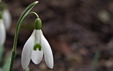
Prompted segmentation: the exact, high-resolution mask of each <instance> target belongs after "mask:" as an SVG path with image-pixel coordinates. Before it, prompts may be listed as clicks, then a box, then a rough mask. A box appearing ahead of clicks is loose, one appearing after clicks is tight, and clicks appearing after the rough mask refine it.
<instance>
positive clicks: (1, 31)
mask: <svg viewBox="0 0 113 71" xmlns="http://www.w3.org/2000/svg"><path fill="white" fill-rule="evenodd" d="M5 39H6V30H5V26H4V23H3V20H2V19H0V46H3V45H4V43H5Z"/></svg>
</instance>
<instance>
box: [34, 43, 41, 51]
mask: <svg viewBox="0 0 113 71" xmlns="http://www.w3.org/2000/svg"><path fill="white" fill-rule="evenodd" d="M37 48H38V49H39V51H41V45H40V44H38V43H37V44H36V45H35V46H34V48H33V49H34V51H36V50H37Z"/></svg>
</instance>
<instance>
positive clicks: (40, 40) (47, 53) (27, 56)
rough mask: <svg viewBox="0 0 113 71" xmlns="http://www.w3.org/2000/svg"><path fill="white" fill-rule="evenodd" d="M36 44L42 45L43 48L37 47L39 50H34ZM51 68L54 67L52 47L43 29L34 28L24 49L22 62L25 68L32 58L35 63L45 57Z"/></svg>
mask: <svg viewBox="0 0 113 71" xmlns="http://www.w3.org/2000/svg"><path fill="white" fill-rule="evenodd" d="M36 44H40V45H41V50H39V49H38V48H37V50H34V49H33V48H34V46H35V45H36ZM43 54H44V59H45V62H46V64H47V66H48V67H49V68H51V69H52V68H53V54H52V50H51V47H50V45H49V43H48V41H47V40H46V38H45V37H44V35H43V33H42V31H41V30H34V31H33V33H32V35H31V36H30V38H29V39H28V40H27V41H26V43H25V45H24V48H23V51H22V58H21V63H22V67H23V69H26V68H27V67H28V65H29V63H30V60H32V61H33V62H34V63H35V64H39V63H40V62H41V60H42V58H43Z"/></svg>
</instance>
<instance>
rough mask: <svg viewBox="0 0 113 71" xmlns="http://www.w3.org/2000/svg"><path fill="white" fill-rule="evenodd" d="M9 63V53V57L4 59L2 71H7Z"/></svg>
mask: <svg viewBox="0 0 113 71" xmlns="http://www.w3.org/2000/svg"><path fill="white" fill-rule="evenodd" d="M10 62H11V53H10V54H9V56H8V57H7V58H6V62H5V63H4V65H3V69H2V71H9V67H10Z"/></svg>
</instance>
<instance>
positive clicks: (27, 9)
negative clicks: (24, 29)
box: [9, 1, 38, 71]
mask: <svg viewBox="0 0 113 71" xmlns="http://www.w3.org/2000/svg"><path fill="white" fill-rule="evenodd" d="M37 3H38V1H35V2H33V3H32V4H30V5H29V6H28V7H27V8H26V9H25V10H24V12H23V13H22V15H21V16H20V18H19V20H18V22H17V26H16V31H15V37H14V43H13V50H12V56H11V64H10V70H9V71H13V64H14V59H15V53H16V46H17V39H18V33H19V29H20V26H21V24H22V22H23V20H24V19H25V18H26V17H27V16H28V15H29V14H32V13H33V14H35V15H36V16H37V17H38V15H37V14H36V13H35V12H31V13H29V12H30V10H31V9H32V8H33V7H34V6H35V5H36V4H37Z"/></svg>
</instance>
